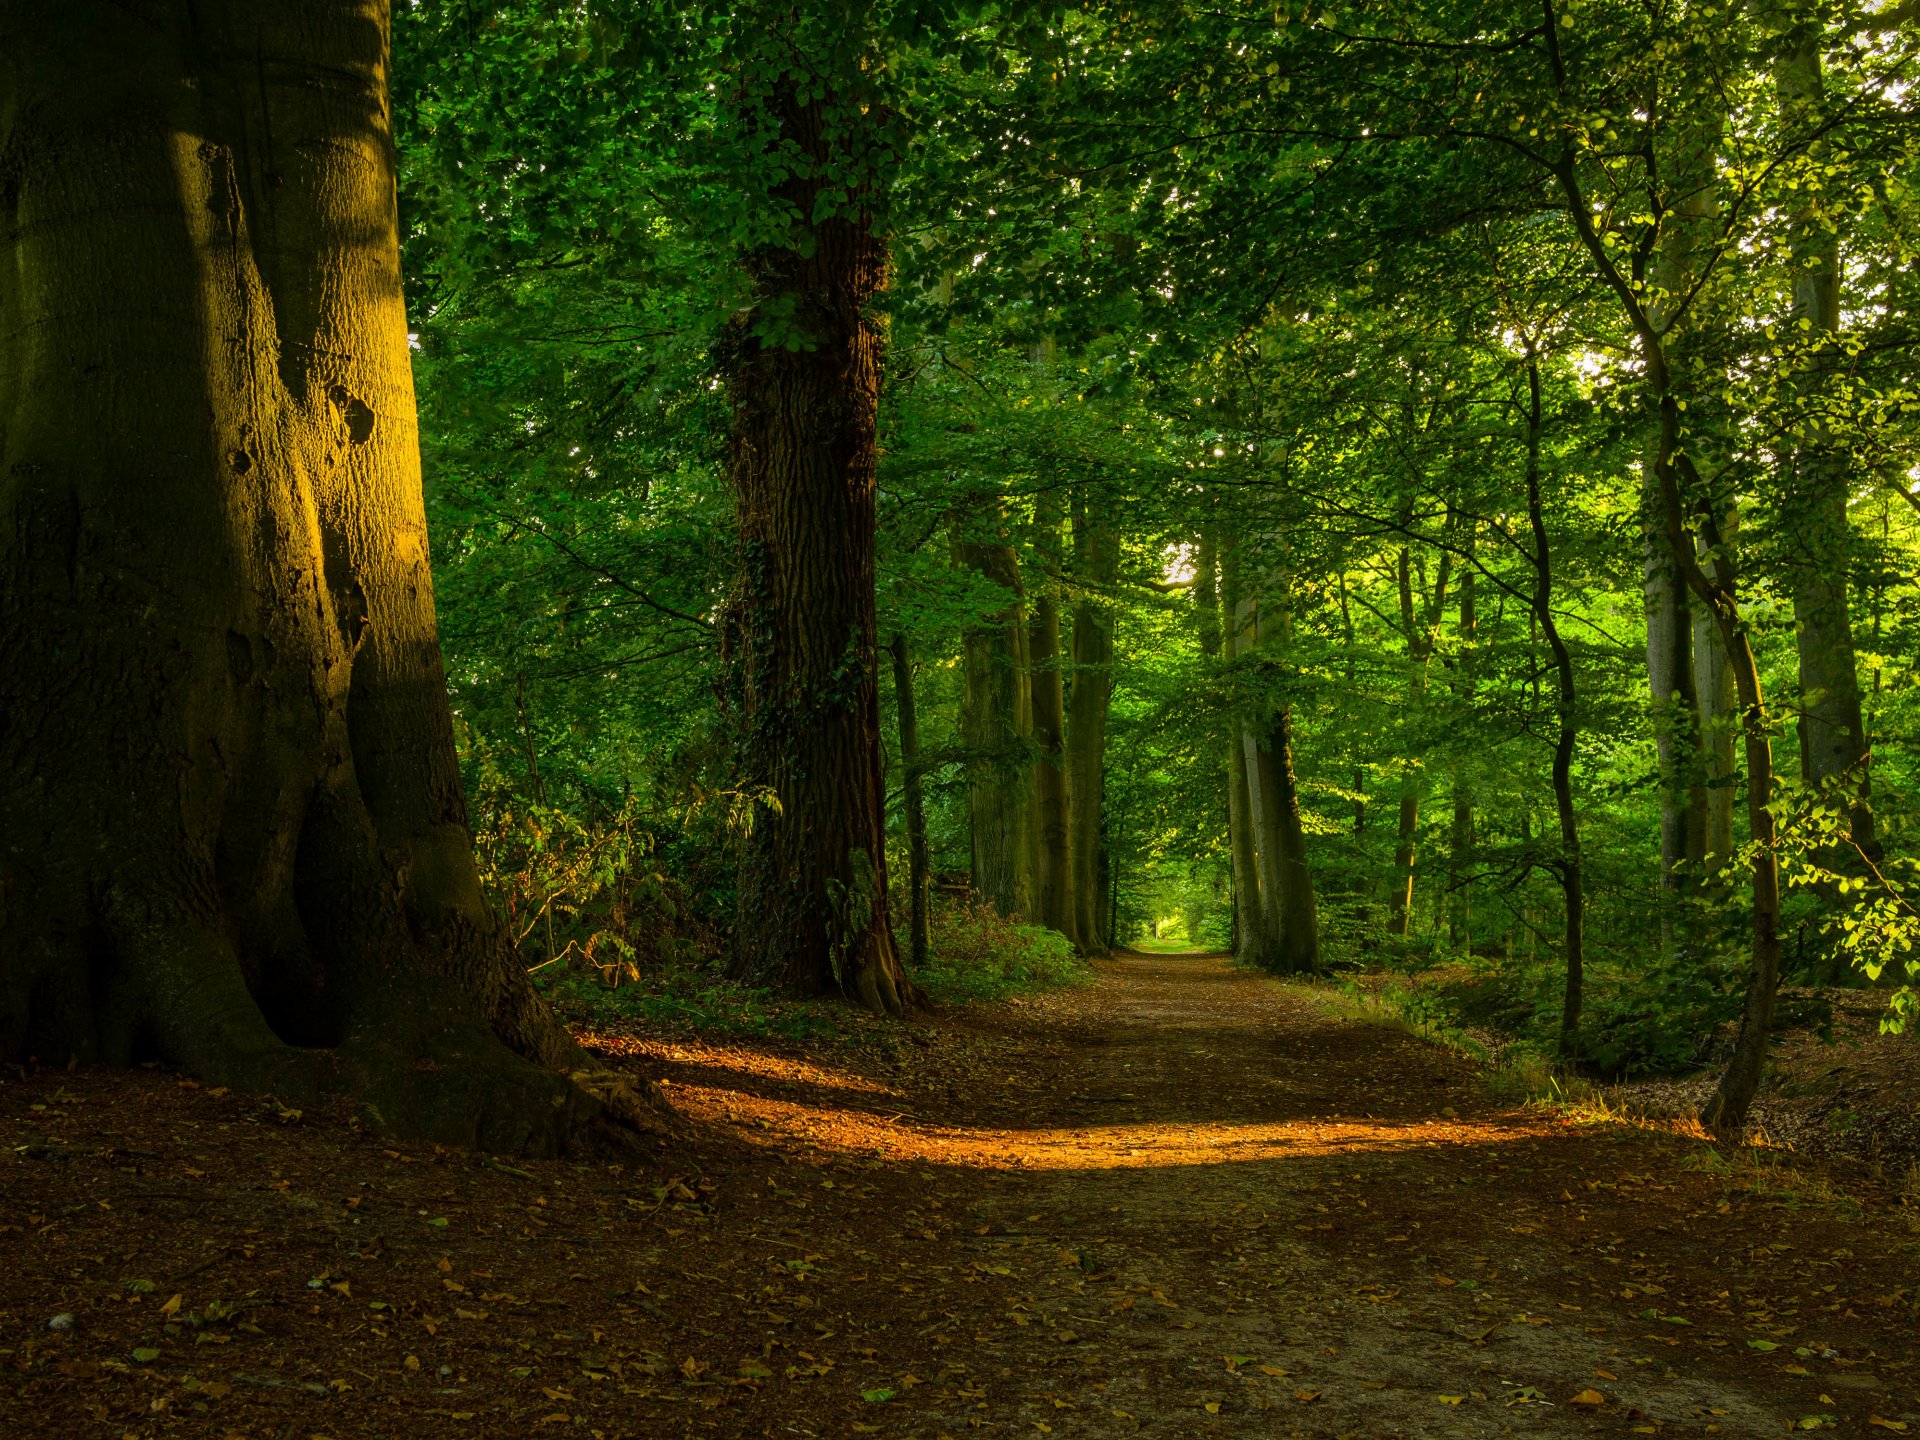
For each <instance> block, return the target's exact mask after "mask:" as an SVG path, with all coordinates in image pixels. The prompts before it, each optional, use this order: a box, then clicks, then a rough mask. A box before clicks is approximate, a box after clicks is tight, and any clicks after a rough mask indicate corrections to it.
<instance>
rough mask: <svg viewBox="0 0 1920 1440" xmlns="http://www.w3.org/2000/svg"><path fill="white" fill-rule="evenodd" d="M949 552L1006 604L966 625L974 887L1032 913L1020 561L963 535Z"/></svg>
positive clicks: (1009, 550) (1007, 907) (963, 726)
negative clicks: (1002, 596)
mask: <svg viewBox="0 0 1920 1440" xmlns="http://www.w3.org/2000/svg"><path fill="white" fill-rule="evenodd" d="M954 558H955V559H956V560H958V561H959V562H960V564H962V565H963V566H965V567H967V568H968V569H970V570H973V571H974V572H975V573H977V574H978V575H979V576H980V577H981V578H982V579H984V580H987V581H989V582H991V583H992V584H993V585H995V586H996V587H998V588H999V589H1000V590H1001V591H1002V592H1004V593H1005V595H1006V597H1007V598H1006V603H1005V604H1004V605H1003V606H1002V607H1001V608H1000V609H999V610H996V611H995V612H994V613H993V614H991V615H989V616H988V617H987V618H986V619H985V620H984V621H982V622H981V623H979V624H977V625H970V626H968V627H967V632H966V636H965V638H964V640H963V642H962V648H963V652H964V663H965V677H966V688H965V690H964V691H963V693H962V696H961V701H960V736H961V739H962V740H963V741H964V742H965V744H966V747H967V775H968V780H969V787H968V796H969V807H970V812H969V813H970V821H969V823H970V832H969V833H970V836H971V839H972V870H973V888H974V890H975V891H976V892H977V893H979V894H981V895H984V896H985V897H986V898H987V900H988V902H989V903H990V904H992V906H993V907H994V909H996V910H998V911H999V912H1000V913H1001V914H1002V915H1025V916H1031V915H1032V913H1033V890H1032V881H1033V848H1034V834H1033V813H1032V807H1031V805H1030V803H1029V800H1030V796H1031V793H1032V779H1033V772H1032V767H1031V765H1030V764H1029V760H1028V755H1027V744H1028V734H1029V732H1030V730H1031V728H1032V714H1033V711H1032V700H1031V696H1030V694H1029V692H1028V689H1027V669H1028V666H1027V623H1026V604H1025V601H1024V600H1023V598H1022V593H1021V585H1020V562H1019V559H1018V557H1017V556H1016V555H1015V554H1014V551H1013V547H1012V546H1011V545H1007V544H1004V543H1000V542H994V543H984V542H965V543H960V544H957V545H956V546H955V547H954Z"/></svg>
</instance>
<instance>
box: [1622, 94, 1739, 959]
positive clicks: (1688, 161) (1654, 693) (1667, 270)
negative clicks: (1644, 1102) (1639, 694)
mask: <svg viewBox="0 0 1920 1440" xmlns="http://www.w3.org/2000/svg"><path fill="white" fill-rule="evenodd" d="M1720 130H1721V127H1720V123H1719V120H1718V119H1717V118H1714V119H1712V120H1711V121H1709V122H1706V123H1701V124H1699V125H1698V126H1697V127H1695V128H1694V129H1693V130H1690V131H1687V132H1685V133H1684V134H1683V137H1682V144H1681V146H1680V150H1679V153H1678V154H1677V155H1676V156H1674V157H1673V174H1672V177H1671V179H1670V180H1669V193H1671V194H1672V196H1673V197H1674V198H1673V213H1672V215H1671V216H1670V217H1669V218H1668V220H1667V223H1666V224H1664V225H1663V227H1662V229H1661V233H1660V237H1659V242H1658V246H1657V248H1656V250H1655V253H1654V256H1653V262H1652V264H1651V265H1650V266H1649V275H1648V278H1649V281H1650V285H1649V287H1648V294H1647V298H1646V301H1645V304H1646V312H1647V321H1648V324H1649V326H1650V327H1651V328H1652V329H1653V330H1655V331H1656V332H1658V333H1659V334H1660V335H1662V336H1667V332H1668V330H1669V327H1670V326H1671V325H1672V323H1673V317H1674V315H1675V312H1676V311H1677V308H1678V306H1679V304H1680V303H1681V301H1682V299H1683V297H1685V296H1687V295H1688V294H1690V293H1691V291H1692V289H1693V287H1694V285H1695V284H1696V283H1697V281H1698V279H1699V272H1700V267H1701V266H1702V264H1703V263H1704V261H1703V260H1702V258H1701V256H1702V248H1703V245H1704V244H1705V243H1706V241H1707V233H1708V226H1709V224H1710V222H1711V221H1712V220H1713V218H1714V216H1715V215H1716V213H1717V210H1718V207H1717V204H1716V200H1715V191H1714V173H1713V165H1714V160H1715V156H1716V152H1717V149H1718V145H1719V138H1720ZM1691 333H1692V332H1691V330H1690V329H1686V328H1683V329H1681V330H1680V331H1679V332H1678V333H1676V334H1673V335H1671V336H1667V338H1666V342H1665V343H1666V348H1667V350H1668V351H1669V352H1671V353H1670V354H1668V355H1667V356H1666V357H1665V358H1664V359H1663V362H1662V365H1661V368H1660V372H1659V373H1660V374H1661V375H1662V376H1663V377H1665V378H1664V379H1663V381H1662V383H1663V384H1669V385H1670V384H1671V383H1672V374H1673V371H1672V368H1671V366H1672V363H1673V362H1675V361H1676V360H1679V359H1680V358H1681V357H1683V356H1684V355H1685V353H1686V350H1687V348H1688V346H1689V343H1690V340H1691ZM1659 398H1660V397H1659V396H1657V395H1656V396H1654V397H1653V400H1654V403H1655V404H1656V406H1657V405H1658V403H1659ZM1660 443H1661V442H1660V441H1659V440H1658V438H1656V439H1655V440H1653V441H1652V442H1651V447H1650V449H1649V451H1648V453H1647V457H1646V463H1645V467H1644V475H1643V479H1642V485H1641V499H1640V535H1641V574H1642V582H1641V584H1642V593H1643V595H1644V598H1645V603H1646V616H1647V686H1648V694H1649V697H1650V699H1651V703H1652V711H1653V733H1654V744H1655V749H1656V754H1657V755H1658V758H1659V766H1660V888H1661V892H1662V899H1663V901H1664V903H1663V904H1662V905H1661V907H1660V926H1661V941H1662V944H1663V946H1664V947H1665V948H1667V949H1669V950H1671V949H1672V947H1673V944H1674V939H1675V936H1674V923H1675V920H1676V916H1677V902H1678V901H1679V900H1680V898H1681V897H1682V896H1683V895H1686V894H1687V893H1689V892H1690V891H1691V890H1692V889H1693V887H1694V886H1695V884H1696V883H1697V880H1698V877H1699V872H1700V870H1701V869H1702V868H1703V866H1704V863H1705V860H1706V856H1707V852H1708V849H1709V843H1708V832H1709V829H1710V825H1709V821H1708V807H1709V791H1708V788H1707V784H1706V778H1707V773H1706V766H1705V763H1704V762H1705V757H1704V754H1703V750H1702V741H1703V734H1702V726H1701V714H1700V680H1699V677H1698V676H1697V675H1696V673H1695V670H1694V655H1693V649H1694V645H1693V610H1694V607H1693V605H1692V604H1691V603H1690V601H1689V588H1688V584H1687V581H1686V578H1685V576H1684V575H1683V573H1682V567H1681V566H1680V565H1679V563H1678V562H1676V560H1675V559H1674V555H1673V550H1672V547H1671V546H1670V545H1669V543H1668V536H1667V529H1666V508H1665V497H1664V495H1663V492H1662V481H1661V479H1660V475H1659V467H1660V465H1661V463H1662V459H1661V455H1660V450H1659V446H1660ZM1709 623H1711V622H1709Z"/></svg>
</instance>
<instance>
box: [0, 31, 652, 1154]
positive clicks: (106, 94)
mask: <svg viewBox="0 0 1920 1440" xmlns="http://www.w3.org/2000/svg"><path fill="white" fill-rule="evenodd" d="M387 21H388V15H387V7H386V5H385V4H384V3H379V0H288V3H285V4H281V5H276V6H267V7H261V6H256V5H247V4H241V3H238V0H199V3H196V4H189V3H187V0H177V3H171V4H168V3H161V4H153V5H146V6H141V7H137V8H135V9H128V8H125V7H115V6H98V5H81V6H74V5H54V4H48V3H37V0H36V3H20V4H13V5H9V6H6V7H4V8H0V154H4V155H5V156H6V157H7V159H6V162H5V166H4V175H5V179H4V181H0V236H4V237H5V238H4V240H0V244H4V246H5V252H4V256H0V791H4V793H5V794H6V797H7V798H6V802H5V804H4V805H0V1055H4V1056H6V1057H7V1058H16V1057H24V1056H36V1055H37V1056H39V1057H40V1058H41V1059H42V1060H48V1061H58V1062H64V1061H66V1060H67V1059H68V1058H69V1057H70V1056H72V1057H77V1058H79V1059H83V1060H101V1061H106V1062H110V1063H119V1064H125V1063H127V1062H130V1061H133V1060H138V1059H141V1058H143V1057H147V1056H152V1057H157V1058H160V1059H162V1060H166V1061H169V1062H172V1063H175V1064H179V1065H183V1066H186V1067H189V1068H191V1069H193V1070H196V1071H198V1072H199V1073H201V1074H203V1075H205V1076H206V1077H208V1078H209V1079H213V1080H217V1081H218V1082H220V1083H223V1084H231V1085H235V1086H240V1087H245V1088H252V1089H272V1090H274V1091H275V1092H277V1093H279V1094H281V1095H283V1096H286V1097H289V1098H293V1097H299V1096H318V1095H321V1094H324V1093H329V1092H343V1093H353V1094H357V1095H359V1096H361V1097H362V1098H363V1099H364V1100H365V1102H366V1104H367V1107H368V1109H369V1111H370V1112H372V1113H373V1114H375V1115H376V1116H377V1117H378V1119H379V1120H380V1121H381V1122H383V1123H384V1124H386V1125H388V1126H390V1127H392V1128H393V1129H395V1130H400V1131H407V1132H412V1133H417V1134H422V1135H427V1136H431V1137H433V1138H435V1139H439V1140H444V1141H449V1142H455V1143H468V1144H476V1145H480V1146H483V1147H487V1148H494V1149H502V1150H522V1149H525V1150H541V1151H552V1150H557V1149H560V1148H563V1147H565V1146H566V1145H567V1144H568V1143H569V1142H570V1141H571V1140H572V1139H573V1138H574V1137H575V1136H577V1135H579V1134H581V1133H582V1126H583V1125H584V1124H586V1123H587V1122H590V1121H592V1120H594V1119H595V1118H596V1117H597V1116H599V1115H602V1114H603V1113H604V1109H603V1103H602V1102H603V1100H612V1101H613V1102H614V1107H615V1108H616V1109H617V1110H618V1111H620V1112H621V1113H622V1114H623V1115H625V1116H626V1118H629V1119H633V1118H639V1117H640V1116H641V1114H642V1112H643V1109H644V1105H643V1102H641V1100H640V1097H639V1096H638V1094H637V1092H635V1091H633V1090H632V1089H631V1087H625V1088H624V1089H623V1088H620V1087H617V1086H614V1085H612V1084H611V1083H610V1082H609V1083H607V1084H601V1083H599V1082H597V1081H592V1080H591V1077H588V1076H587V1075H586V1073H585V1066H586V1064H587V1062H586V1059H585V1056H584V1055H583V1053H582V1052H581V1051H580V1050H579V1049H578V1047H576V1046H575V1044H574V1043H573V1041H572V1039H571V1038H570V1037H569V1036H568V1035H567V1033H566V1032H565V1030H564V1029H563V1028H562V1027H561V1026H560V1025H559V1024H558V1023H557V1022H556V1021H555V1020H554V1018H553V1016H552V1013H551V1012H550V1011H549V1010H548V1009H547V1007H546V1005H545V1003H544V1002H543V1001H542V1000H541V999H540V998H539V996H538V995H537V994H535V992H534V991H533V989H532V987H531V985H530V984H529V982H528V980H527V977H526V974H525V971H524V969H523V968H522V967H521V965H520V964H519V962H518V959H517V957H516V956H515V954H514V952H513V950H512V947H511V945H510V944H509V943H508V941H507V937H506V935H505V932H504V931H503V929H502V928H501V926H500V924H499V923H498V921H497V919H496V918H495V917H494V915H493V913H492V911H491V910H490V909H489V908H488V906H487V904H486V902H485V900H484V899H483V898H482V895H481V891H480V884H479V878H478V874H477V871H476V869H475V865H474V861H473V852H472V846H471V841H470V838H469V835H468V830H467V822H466V812H465V806H464V802H463V799H462V790H461V785H460V777H459V773H458V767H457V763H456V760H455V756H454V748H453V739H452V716H451V712H450V710H449V708H448V705H447V699H446V691H445V685H444V682H443V678H442V674H441V661H440V648H439V641H438V635H437V630H436V626H435V620H434V610H433V591H432V585H431V579H430V576H429V573H428V563H427V539H426V520H425V512H424V506H423V502H422V495H421V484H420V461H419V445H418V437H417V433H416V429H415V425H416V421H415V413H414V403H413V391H412V379H411V375H410V371H409V361H408V351H407V326H406V315H405V310H404V306H403V304H402V299H401V290H400V275H399V247H398V237H397V228H396V218H395V201H394V161H393V147H392V141H391V135H390V129H389V111H388V102H387ZM566 1071H576V1072H579V1073H578V1074H577V1075H576V1076H575V1078H574V1079H571V1080H570V1079H569V1078H567V1077H566V1075H564V1074H562V1073H556V1072H566ZM578 1080H588V1081H589V1082H590V1083H591V1084H593V1085H594V1086H595V1087H596V1088H598V1089H599V1090H600V1091H601V1092H602V1094H601V1098H600V1099H596V1098H595V1097H594V1096H593V1095H591V1094H589V1093H588V1089H587V1088H583V1085H582V1084H580V1083H576V1081H578Z"/></svg>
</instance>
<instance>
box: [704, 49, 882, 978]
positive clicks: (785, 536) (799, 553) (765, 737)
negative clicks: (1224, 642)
mask: <svg viewBox="0 0 1920 1440" xmlns="http://www.w3.org/2000/svg"><path fill="white" fill-rule="evenodd" d="M782 84H783V87H784V88H782V89H780V90H779V91H778V93H776V94H775V95H774V96H773V97H772V99H771V100H770V101H769V102H768V103H769V106H770V108H771V111H772V113H773V114H774V115H775V116H776V117H777V122H778V128H779V139H780V141H781V143H782V144H783V145H784V146H788V147H791V149H792V151H793V152H794V153H795V154H797V155H799V156H801V157H804V163H802V164H800V165H798V166H795V167H794V170H795V171H796V172H797V173H793V174H792V175H791V176H790V178H788V179H787V180H785V181H784V182H783V184H782V185H781V187H780V190H779V194H780V196H781V198H782V199H784V200H785V201H787V202H788V203H790V204H791V205H793V206H794V207H795V213H797V214H799V215H802V216H811V215H814V214H815V213H816V210H817V208H818V206H819V201H820V194H821V191H822V189H823V188H824V187H825V186H826V185H828V184H829V183H831V182H830V181H829V180H828V179H827V176H828V175H829V173H830V172H832V171H833V170H834V168H835V165H836V161H837V160H839V159H841V158H842V155H843V152H844V151H845V149H846V147H847V146H848V144H849V142H850V139H851V137H850V136H848V135H847V134H846V133H844V132H845V117H846V114H847V111H848V108H849V107H846V106H835V107H833V110H832V112H831V114H830V112H829V106H828V103H827V101H825V100H823V99H822V98H821V97H820V96H819V95H818V94H816V93H814V92H812V91H809V92H808V93H807V94H806V95H802V94H801V93H800V90H799V89H798V88H797V87H796V85H795V82H794V81H793V79H792V77H791V75H790V74H789V75H788V77H787V78H786V79H785V80H784V81H783V82H782ZM803 234H804V236H805V240H804V243H802V242H800V241H798V240H796V242H795V243H793V244H792V245H790V246H786V247H769V248H765V249H762V250H760V251H758V252H756V253H755V254H753V255H751V256H750V257H749V258H748V262H747V269H748V273H749V275H750V277H751V279H752V282H753V287H754V299H755V304H754V306H753V308H752V309H751V310H750V311H749V312H748V313H747V314H746V315H743V316H741V317H738V318H736V320H735V321H734V323H733V326H732V327H731V331H730V334H729V340H730V344H729V347H728V349H729V356H728V359H727V363H726V367H725V378H726V383H727V393H728V396H729V398H730V400H731V403H732V408H733V428H732V436H731V447H730V455H729V469H730V472H731V476H732V481H733V489H734V499H735V507H736V512H735V523H736V526H737V529H738V537H739V539H738V544H739V562H738V564H739V568H738V578H737V581H736V587H735V590H734V593H733V595H732V597H731V600H730V602H729V605H728V613H727V622H726V644H727V650H728V657H727V658H728V660H729V662H730V667H731V673H730V681H729V695H728V699H729V702H730V705H731V708H732V710H733V714H734V718H735V721H736V723H737V725H738V727H739V745H740V769H741V774H742V779H743V782H744V783H745V784H746V785H747V786H748V787H749V788H750V789H752V790H754V791H756V792H758V793H757V794H756V795H755V797H754V809H753V820H752V826H751V831H750V833H749V836H748V838H747V845H746V855H745V857H744V859H743V862H742V867H741V875H740V896H739V909H738V918H737V921H736V926H735V934H734V968H735V970H736V971H737V972H738V973H741V974H745V975H750V976H753V977H754V978H757V979H762V980H766V981H769V982H772V983H774V984H777V985H780V986H782V987H784V988H787V989H790V990H795V991H799V992H806V993H817V992H820V991H825V990H831V989H838V990H841V991H843V992H845V993H846V994H847V995H849V996H851V997H854V998H856V999H857V1000H859V1001H860V1002H861V1003H862V1004H864V1005H866V1006H867V1007H868V1008H870V1009H872V1010H875V1011H884V1012H887V1013H891V1014H897V1013H899V1012H900V1011H901V1010H902V1009H903V1008H904V1007H905V1006H906V1005H908V1004H909V1003H910V1002H911V999H912V988H911V986H910V985H909V984H908V982H907V979H906V976H905V973H904V971H903V969H902V967H901V964H900V959H899V956H898V954H897V953H896V951H895V947H894V941H893V929H892V926H891V925H890V924H889V921H888V906H887V877H886V852H885V847H884V837H885V816H886V810H885V800H886V791H885V785H884V775H885V771H884V766H883V763H882V759H881V748H880V709H879V695H878V687H877V684H876V662H877V655H876V637H875V618H874V592H873V585H874V552H873V546H874V518H875V517H874V461H875V426H876V421H877V409H878V401H879V393H880V362H881V349H882V338H881V334H880V331H879V328H878V327H877V326H876V324H875V322H874V318H873V316H872V315H871V314H870V313H869V306H870V304H871V302H872V301H873V298H874V296H875V295H876V294H877V293H878V292H879V290H880V289H881V288H882V286H884V285H885V283H886V279H887V248H886V243H885V241H884V239H883V238H882V237H881V236H880V235H878V234H876V233H875V232H874V228H873V226H872V224H871V222H870V220H869V218H868V217H867V216H865V215H864V214H861V213H858V212H854V213H844V212H843V211H836V213H834V214H831V215H829V216H828V217H827V218H825V219H823V220H821V221H820V222H819V223H816V224H812V225H810V226H806V227H805V228H804V231H803Z"/></svg>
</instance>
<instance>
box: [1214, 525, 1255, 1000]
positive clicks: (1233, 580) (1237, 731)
mask: <svg viewBox="0 0 1920 1440" xmlns="http://www.w3.org/2000/svg"><path fill="white" fill-rule="evenodd" d="M1215 555H1217V551H1215ZM1219 574H1221V582H1223V584H1221V586H1219V616H1221V618H1223V620H1225V634H1223V636H1221V639H1219V641H1217V643H1219V649H1223V653H1225V659H1227V660H1229V662H1233V660H1236V659H1238V657H1240V655H1242V653H1244V645H1242V630H1240V582H1238V570H1236V566H1235V561H1233V547H1231V545H1229V547H1227V553H1225V563H1221V564H1219ZM1217 630H1219V620H1215V632H1217ZM1246 755H1248V747H1246V728H1244V720H1242V718H1240V716H1233V718H1231V722H1229V732H1227V841H1229V845H1231V849H1233V931H1235V933H1233V952H1235V956H1236V958H1238V960H1240V962H1242V964H1258V962H1260V958H1261V954H1263V948H1261V947H1263V937H1265V906H1267V897H1265V895H1261V889H1260V847H1258V841H1256V837H1254V795H1252V772H1250V770H1248V764H1246Z"/></svg>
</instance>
